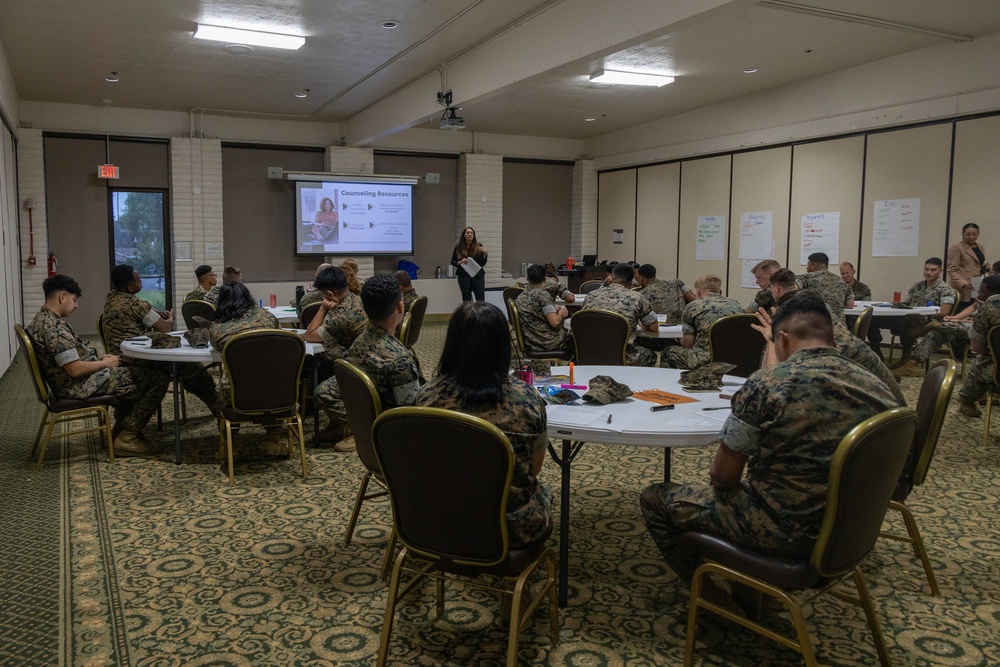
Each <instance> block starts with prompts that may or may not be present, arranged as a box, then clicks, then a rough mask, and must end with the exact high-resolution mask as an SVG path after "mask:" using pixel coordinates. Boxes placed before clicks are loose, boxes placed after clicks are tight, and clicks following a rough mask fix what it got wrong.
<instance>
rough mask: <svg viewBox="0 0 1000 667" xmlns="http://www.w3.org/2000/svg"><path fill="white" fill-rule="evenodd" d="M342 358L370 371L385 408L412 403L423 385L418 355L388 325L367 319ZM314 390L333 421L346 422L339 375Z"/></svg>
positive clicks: (368, 372) (318, 400)
mask: <svg viewBox="0 0 1000 667" xmlns="http://www.w3.org/2000/svg"><path fill="white" fill-rule="evenodd" d="M341 358H342V359H343V360H344V361H347V362H350V363H352V364H354V365H355V366H357V367H358V368H360V369H361V370H363V371H364V372H365V373H366V374H367V375H368V377H369V378H370V379H371V381H372V384H374V385H375V388H376V389H377V390H378V395H379V398H380V399H381V401H382V409H383V410H388V409H389V408H398V407H400V406H404V405H411V404H412V403H413V396H414V395H415V394H416V393H417V389H418V388H419V387H420V379H419V374H418V371H417V361H416V358H415V357H414V356H413V353H412V352H410V351H409V350H408V349H407V348H406V346H405V345H403V344H402V343H401V342H399V339H398V338H396V337H395V336H393V335H392V334H391V333H389V332H387V331H386V330H385V329H382V328H381V327H379V326H377V325H375V324H372V323H371V322H369V323H367V324H366V325H365V328H364V330H363V331H362V333H361V335H360V336H358V338H357V340H355V341H354V343H353V344H352V345H351V347H350V349H348V350H347V352H346V353H345V354H344V356H343V357H341ZM315 394H316V401H317V403H318V404H319V407H321V408H322V409H323V410H324V411H325V412H326V413H327V414H328V415H329V416H330V423H331V424H346V423H347V410H346V409H345V408H344V401H343V399H342V398H341V397H340V387H339V386H337V376H333V377H331V378H330V379H328V380H325V381H323V382H321V383H319V385H318V386H317V387H316V392H315Z"/></svg>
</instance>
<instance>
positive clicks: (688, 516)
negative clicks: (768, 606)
mask: <svg viewBox="0 0 1000 667" xmlns="http://www.w3.org/2000/svg"><path fill="white" fill-rule="evenodd" d="M639 507H640V509H641V510H642V518H643V519H645V521H646V527H647V528H648V529H649V534H650V536H651V537H652V538H653V541H654V542H655V543H656V546H657V547H658V548H659V550H660V553H662V554H663V557H664V558H665V559H666V561H667V564H668V565H669V566H670V568H671V569H672V570H673V571H674V572H676V573H677V576H678V577H679V578H680V580H681V581H682V582H684V583H685V584H687V583H689V582H690V581H691V576H692V575H693V574H694V571H695V570H696V569H697V568H698V565H699V562H698V558H697V557H696V556H695V555H694V554H693V553H691V552H690V551H688V550H686V549H684V548H683V547H682V546H681V545H680V536H681V534H682V533H684V532H686V531H688V530H697V531H701V532H705V533H712V534H715V535H720V536H722V537H725V538H726V539H728V540H731V541H733V542H735V543H737V544H741V545H743V546H746V547H748V548H751V549H757V550H761V551H767V552H769V553H782V554H784V555H791V556H797V555H804V554H808V553H809V549H810V548H811V545H808V546H807V548H805V549H803V548H801V547H799V548H796V547H795V545H794V544H793V543H792V542H791V541H790V540H788V539H787V538H786V537H785V536H784V535H783V534H782V532H781V531H780V530H779V529H778V528H777V526H775V525H774V523H773V522H772V521H771V520H770V519H769V518H768V517H767V516H766V515H764V514H763V513H762V512H760V511H757V510H754V509H752V508H751V507H750V502H749V494H748V493H747V490H746V488H745V487H743V486H742V485H741V486H737V487H735V488H733V489H730V490H729V491H718V490H716V489H715V488H714V487H713V486H711V485H709V484H673V483H670V482H665V483H664V482H661V483H658V484H651V485H649V486H647V487H646V488H645V489H644V490H643V492H642V494H641V495H640V496H639ZM803 546H806V545H803Z"/></svg>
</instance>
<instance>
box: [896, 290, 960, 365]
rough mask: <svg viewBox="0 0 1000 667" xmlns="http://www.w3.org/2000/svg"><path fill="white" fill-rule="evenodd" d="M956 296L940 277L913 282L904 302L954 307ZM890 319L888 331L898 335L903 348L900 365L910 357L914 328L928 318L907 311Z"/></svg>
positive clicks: (923, 323)
mask: <svg viewBox="0 0 1000 667" xmlns="http://www.w3.org/2000/svg"><path fill="white" fill-rule="evenodd" d="M956 297H957V295H956V294H955V290H953V289H952V288H951V287H949V286H948V283H946V282H945V281H943V280H941V279H940V278H938V279H937V280H935V281H934V282H933V283H931V284H930V285H928V284H927V281H925V280H921V281H919V282H917V283H915V284H914V285H913V287H911V288H910V291H909V292H907V293H906V303H908V304H910V305H911V306H926V305H927V304H928V303H931V304H933V305H935V306H938V307H939V308H940V307H941V306H944V305H950V306H952V307H954V305H955V303H956V302H957V298H956ZM890 320H891V321H890V322H889V331H890V332H892V334H893V335H894V336H899V342H900V345H901V346H902V348H903V357H902V359H901V360H900V362H899V363H900V365H902V364H903V363H904V362H905V361H907V360H908V359H909V358H910V351H911V350H912V349H913V344H914V343H915V342H916V340H917V336H916V335H915V333H914V330H919V329H920V328H921V327H923V326H924V325H926V324H927V323H928V322H929V321H930V320H929V319H928V317H927V316H926V315H921V314H920V313H908V314H906V315H903V316H901V317H893V318H890ZM933 349H937V348H932V350H933ZM928 356H929V354H928Z"/></svg>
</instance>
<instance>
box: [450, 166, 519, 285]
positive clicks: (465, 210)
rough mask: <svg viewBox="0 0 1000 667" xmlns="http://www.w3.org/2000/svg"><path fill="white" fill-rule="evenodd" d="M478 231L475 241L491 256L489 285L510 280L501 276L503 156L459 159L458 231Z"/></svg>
mask: <svg viewBox="0 0 1000 667" xmlns="http://www.w3.org/2000/svg"><path fill="white" fill-rule="evenodd" d="M466 227H472V228H473V229H475V230H476V238H478V239H479V242H480V243H482V244H483V245H484V246H486V249H487V250H488V251H489V253H490V257H489V262H488V263H487V264H486V267H485V268H486V285H487V287H491V286H493V287H495V286H499V285H504V284H506V283H507V281H505V280H503V279H502V278H501V277H500V271H501V269H502V265H503V157H502V156H500V155H482V154H476V153H464V154H462V155H461V156H459V158H458V229H456V230H455V239H456V240H457V239H458V235H459V233H461V231H462V230H463V229H464V228H466Z"/></svg>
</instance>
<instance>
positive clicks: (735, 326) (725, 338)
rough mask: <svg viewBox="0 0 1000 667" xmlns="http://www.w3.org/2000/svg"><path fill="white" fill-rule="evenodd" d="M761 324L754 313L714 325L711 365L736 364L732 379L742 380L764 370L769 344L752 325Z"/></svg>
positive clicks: (710, 354)
mask: <svg viewBox="0 0 1000 667" xmlns="http://www.w3.org/2000/svg"><path fill="white" fill-rule="evenodd" d="M753 324H757V316H756V315H754V314H752V313H743V314H741V315H727V316H725V317H722V318H719V319H718V320H716V321H715V322H713V323H712V326H711V327H709V329H708V356H709V361H710V362H716V361H721V362H725V363H729V364H736V368H734V369H733V370H731V371H729V375H736V376H738V377H741V378H745V377H750V375H751V374H752V373H753V372H754V371H756V370H759V369H760V360H761V358H762V357H763V356H764V348H765V346H766V345H767V341H765V340H764V337H763V336H761V335H760V333H758V332H757V331H754V330H753V328H752V327H751V325H753Z"/></svg>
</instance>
